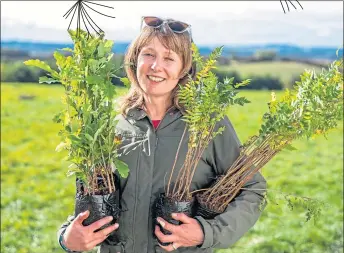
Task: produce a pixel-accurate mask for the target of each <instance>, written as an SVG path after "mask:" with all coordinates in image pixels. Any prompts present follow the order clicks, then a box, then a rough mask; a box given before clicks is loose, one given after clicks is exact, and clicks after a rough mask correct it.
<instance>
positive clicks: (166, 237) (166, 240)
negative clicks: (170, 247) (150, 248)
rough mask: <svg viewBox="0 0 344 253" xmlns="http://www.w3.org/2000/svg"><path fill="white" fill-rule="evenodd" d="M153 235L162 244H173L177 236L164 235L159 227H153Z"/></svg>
mask: <svg viewBox="0 0 344 253" xmlns="http://www.w3.org/2000/svg"><path fill="white" fill-rule="evenodd" d="M155 235H156V237H158V239H159V241H160V242H163V243H169V242H175V241H176V240H177V236H175V235H173V234H172V235H164V234H163V233H162V232H161V231H160V228H159V226H155Z"/></svg>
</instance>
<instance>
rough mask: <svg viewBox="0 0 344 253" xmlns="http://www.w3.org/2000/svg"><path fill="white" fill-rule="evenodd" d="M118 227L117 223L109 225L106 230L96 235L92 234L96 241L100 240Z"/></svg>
mask: <svg viewBox="0 0 344 253" xmlns="http://www.w3.org/2000/svg"><path fill="white" fill-rule="evenodd" d="M118 227H119V225H118V223H116V224H114V225H111V226H109V227H107V228H104V229H102V230H100V231H98V232H96V233H94V237H95V238H96V239H98V238H101V237H104V236H105V237H107V236H108V235H109V234H110V233H111V232H113V231H115V230H116V229H117V228H118Z"/></svg>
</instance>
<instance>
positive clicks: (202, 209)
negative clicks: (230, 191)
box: [195, 195, 221, 220]
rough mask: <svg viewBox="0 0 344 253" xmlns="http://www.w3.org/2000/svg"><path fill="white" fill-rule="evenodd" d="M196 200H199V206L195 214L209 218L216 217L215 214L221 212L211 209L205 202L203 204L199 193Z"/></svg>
mask: <svg viewBox="0 0 344 253" xmlns="http://www.w3.org/2000/svg"><path fill="white" fill-rule="evenodd" d="M196 200H197V207H196V214H195V216H201V217H203V218H204V219H206V220H207V219H214V218H215V216H217V215H219V214H221V213H219V212H216V211H214V210H211V209H209V208H208V207H206V206H205V205H204V204H202V201H200V199H199V196H198V195H196Z"/></svg>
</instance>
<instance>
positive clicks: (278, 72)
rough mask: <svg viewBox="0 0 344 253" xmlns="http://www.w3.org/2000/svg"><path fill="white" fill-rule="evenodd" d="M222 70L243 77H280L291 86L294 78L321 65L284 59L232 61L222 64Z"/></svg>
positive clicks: (317, 69) (317, 68) (287, 85)
mask: <svg viewBox="0 0 344 253" xmlns="http://www.w3.org/2000/svg"><path fill="white" fill-rule="evenodd" d="M219 69H220V70H225V71H230V72H233V71H235V72H237V73H239V74H240V76H241V77H242V78H250V77H251V76H271V77H277V78H279V79H280V80H281V81H282V82H283V83H284V84H285V85H286V87H291V85H292V82H293V79H294V78H296V77H298V76H299V75H300V74H301V72H302V71H303V70H305V69H311V70H315V71H316V72H318V71H320V69H321V68H320V67H315V66H312V65H309V64H305V63H300V62H282V61H266V62H264V61H262V62H247V63H239V62H237V61H231V64H230V65H229V66H220V67H219Z"/></svg>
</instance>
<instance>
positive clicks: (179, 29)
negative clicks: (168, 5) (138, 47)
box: [141, 16, 191, 37]
mask: <svg viewBox="0 0 344 253" xmlns="http://www.w3.org/2000/svg"><path fill="white" fill-rule="evenodd" d="M165 24H166V25H167V26H168V27H169V28H170V29H171V31H172V32H174V33H184V32H186V31H187V32H188V33H189V35H190V37H191V25H189V24H187V23H184V22H181V21H177V20H173V19H162V18H158V17H150V16H149V17H142V22H141V29H142V28H143V27H144V26H149V27H154V28H160V27H162V26H163V25H165Z"/></svg>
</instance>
